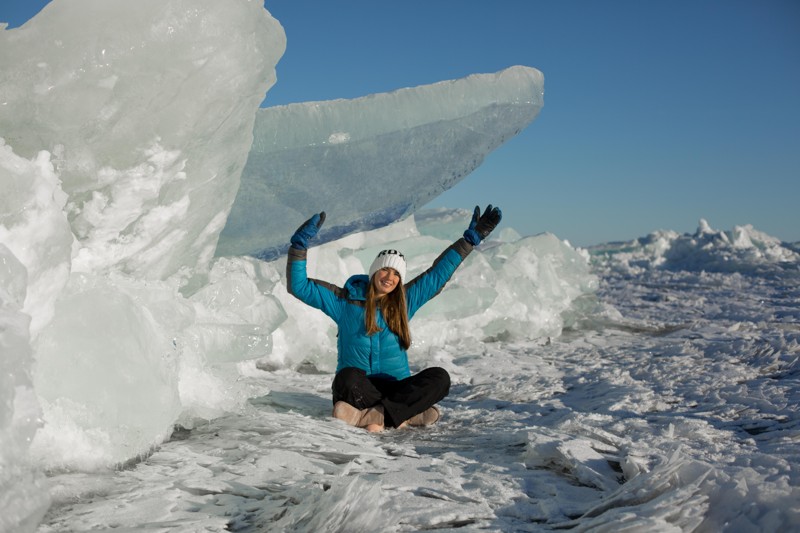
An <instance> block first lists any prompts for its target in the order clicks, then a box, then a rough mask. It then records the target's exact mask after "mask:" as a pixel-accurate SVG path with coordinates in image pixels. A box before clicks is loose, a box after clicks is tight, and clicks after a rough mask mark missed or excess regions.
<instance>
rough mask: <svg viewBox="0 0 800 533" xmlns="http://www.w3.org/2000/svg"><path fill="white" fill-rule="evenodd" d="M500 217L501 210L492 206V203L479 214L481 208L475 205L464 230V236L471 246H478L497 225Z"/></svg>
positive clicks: (501, 215)
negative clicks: (467, 225)
mask: <svg viewBox="0 0 800 533" xmlns="http://www.w3.org/2000/svg"><path fill="white" fill-rule="evenodd" d="M502 218H503V212H502V211H500V208H499V207H492V204H489V205H488V206H487V207H486V210H485V211H484V212H483V215H481V208H480V207H478V206H477V205H476V206H475V211H474V212H473V213H472V221H471V222H470V223H469V228H467V231H465V232H464V238H465V239H466V240H467V242H468V243H470V244H471V245H472V246H478V245H479V244H480V243H481V241H482V240H483V239H485V238H486V237H487V236H488V235H489V234H490V233H491V232H492V230H494V228H496V227H497V225H498V224H499V223H500V220H501V219H502Z"/></svg>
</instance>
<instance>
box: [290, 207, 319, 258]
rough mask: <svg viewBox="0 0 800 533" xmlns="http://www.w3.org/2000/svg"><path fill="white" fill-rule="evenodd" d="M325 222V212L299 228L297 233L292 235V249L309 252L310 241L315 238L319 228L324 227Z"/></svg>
mask: <svg viewBox="0 0 800 533" xmlns="http://www.w3.org/2000/svg"><path fill="white" fill-rule="evenodd" d="M324 222H325V211H323V212H321V213H320V214H318V215H314V216H313V217H311V218H309V219H308V220H306V221H305V222H303V224H302V225H301V226H300V227H299V228H297V231H295V232H294V235H292V248H295V249H297V250H307V249H308V240H309V239H311V238H313V237H314V236H315V235H316V234H317V232H318V231H319V228H321V227H322V224H323V223H324Z"/></svg>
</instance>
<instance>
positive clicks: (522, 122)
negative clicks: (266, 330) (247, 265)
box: [217, 66, 544, 259]
mask: <svg viewBox="0 0 800 533" xmlns="http://www.w3.org/2000/svg"><path fill="white" fill-rule="evenodd" d="M543 87H544V79H543V76H542V73H541V72H539V71H538V70H536V69H533V68H528V67H519V66H518V67H511V68H508V69H506V70H503V71H501V72H498V73H496V74H476V75H473V76H469V77H467V78H463V79H459V80H452V81H445V82H440V83H435V84H433V85H425V86H421V87H413V88H408V89H400V90H397V91H394V92H391V93H384V94H373V95H370V96H365V97H363V98H357V99H355V100H335V101H330V102H308V103H302V104H293V105H288V106H279V107H272V108H266V109H261V110H260V111H259V112H258V116H257V117H256V127H255V131H254V135H255V139H254V141H253V148H252V150H251V151H250V155H249V157H248V160H247V165H246V166H245V168H244V172H243V174H242V183H241V187H240V188H239V193H238V196H237V198H236V202H235V203H234V205H233V209H232V210H231V214H230V216H229V217H228V221H227V223H226V225H225V229H224V230H223V232H222V234H221V235H220V242H219V246H218V247H217V255H243V254H249V255H255V256H258V257H261V258H267V259H270V258H274V257H277V256H278V255H280V254H281V253H283V251H284V248H285V244H284V242H283V241H284V240H285V239H284V238H283V235H285V234H286V233H289V232H291V231H293V230H294V229H295V228H296V227H297V226H298V225H300V223H301V222H303V221H304V220H305V219H306V218H308V216H309V213H315V212H319V211H323V210H328V211H329V212H330V211H332V210H335V211H333V212H332V213H331V214H334V215H335V220H332V221H331V223H330V224H328V225H326V227H325V228H324V231H323V232H322V233H321V234H320V239H322V240H323V242H324V241H327V240H331V239H335V238H338V237H341V236H343V235H346V234H348V233H352V232H356V231H365V230H369V229H374V228H378V227H381V226H384V225H386V224H388V223H390V222H393V221H395V220H398V219H400V218H403V217H405V216H408V215H409V214H411V213H413V212H414V211H415V210H416V209H417V208H419V207H420V206H422V205H424V204H426V203H427V202H429V201H430V200H431V199H433V198H435V197H436V196H437V195H439V194H441V193H442V192H443V191H445V190H447V189H449V188H450V187H452V186H453V185H455V184H456V183H457V182H458V181H459V180H461V179H462V178H463V177H465V176H466V175H467V174H469V173H470V172H471V171H472V170H474V169H475V168H476V167H477V166H478V165H480V164H481V163H482V162H483V159H484V157H485V156H486V155H487V154H488V153H489V152H491V151H492V150H494V149H495V148H497V147H498V146H499V145H501V144H502V143H503V142H505V141H506V140H508V139H509V138H511V137H513V136H514V135H516V134H517V133H519V131H520V130H522V129H524V128H525V127H526V126H527V125H528V124H529V123H530V122H531V121H533V120H534V119H535V118H536V116H537V114H538V113H539V110H540V109H541V107H542V104H543V100H542V99H543V93H544V88H543ZM331 198H336V204H335V205H331V202H330V199H331ZM265 228H269V231H265Z"/></svg>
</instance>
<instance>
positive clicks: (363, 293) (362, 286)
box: [344, 274, 369, 302]
mask: <svg viewBox="0 0 800 533" xmlns="http://www.w3.org/2000/svg"><path fill="white" fill-rule="evenodd" d="M367 287H369V276H367V275H366V274H356V275H355V276H350V278H349V279H348V280H347V283H345V284H344V290H345V291H347V297H348V298H349V299H351V300H360V301H362V302H364V301H366V300H367Z"/></svg>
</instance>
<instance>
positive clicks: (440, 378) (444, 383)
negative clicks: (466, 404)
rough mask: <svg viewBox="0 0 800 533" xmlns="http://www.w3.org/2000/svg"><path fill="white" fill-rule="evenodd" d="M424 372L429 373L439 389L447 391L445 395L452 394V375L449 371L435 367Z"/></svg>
mask: <svg viewBox="0 0 800 533" xmlns="http://www.w3.org/2000/svg"><path fill="white" fill-rule="evenodd" d="M423 372H425V373H427V374H428V377H429V378H430V379H431V380H433V381H435V382H436V383H437V384H438V385H439V387H441V389H442V390H443V391H445V394H447V393H448V392H450V373H449V372H448V371H447V370H445V369H444V368H441V367H438V366H434V367H431V368H426V369H425V370H423Z"/></svg>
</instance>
